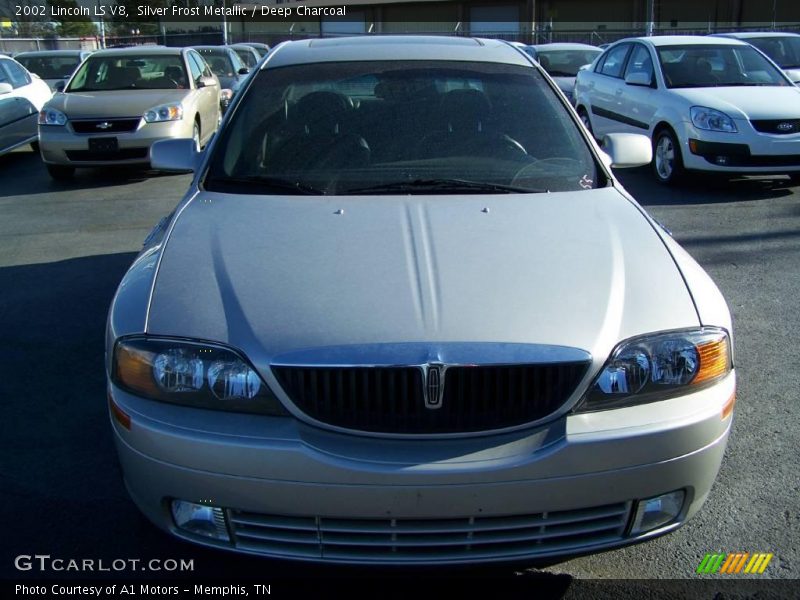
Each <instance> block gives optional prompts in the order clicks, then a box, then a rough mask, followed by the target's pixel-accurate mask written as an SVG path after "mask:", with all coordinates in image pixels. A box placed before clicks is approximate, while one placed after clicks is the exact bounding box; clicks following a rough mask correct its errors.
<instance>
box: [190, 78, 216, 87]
mask: <svg viewBox="0 0 800 600" xmlns="http://www.w3.org/2000/svg"><path fill="white" fill-rule="evenodd" d="M195 83H196V84H197V87H198V88H204V87H214V86H215V85H217V80H216V79H214V78H213V77H200V78H198V80H197V81H196V82H195Z"/></svg>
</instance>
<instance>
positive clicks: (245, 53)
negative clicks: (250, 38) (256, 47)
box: [234, 48, 258, 69]
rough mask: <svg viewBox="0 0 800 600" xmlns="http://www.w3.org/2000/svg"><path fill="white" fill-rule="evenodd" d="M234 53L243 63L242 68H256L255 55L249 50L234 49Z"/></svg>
mask: <svg viewBox="0 0 800 600" xmlns="http://www.w3.org/2000/svg"><path fill="white" fill-rule="evenodd" d="M234 52H236V54H237V56H238V57H239V58H240V59H241V60H242V62H243V63H244V66H245V67H247V68H248V69H251V68H253V67H255V66H256V63H257V62H258V61H257V60H256V57H255V55H254V54H253V53H252V52H250V51H249V50H245V49H243V48H234Z"/></svg>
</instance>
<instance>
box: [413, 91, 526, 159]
mask: <svg viewBox="0 0 800 600" xmlns="http://www.w3.org/2000/svg"><path fill="white" fill-rule="evenodd" d="M491 113H492V108H491V103H490V102H489V99H488V98H487V96H486V94H484V93H483V92H481V91H480V90H475V89H460V90H451V91H449V92H447V93H446V94H444V95H443V96H442V99H441V104H440V114H441V115H442V116H443V118H444V128H443V131H437V132H433V133H431V134H429V135H426V136H425V137H424V138H423V139H422V140H421V142H420V147H419V153H420V155H422V156H423V157H425V158H432V157H445V156H491V157H496V158H504V159H519V158H523V157H525V156H527V152H526V151H525V148H524V147H523V146H522V145H521V144H520V143H519V142H517V141H516V140H513V139H512V138H510V137H509V136H507V135H505V134H503V133H501V132H497V131H492V129H491V126H490V122H491V117H492V114H491Z"/></svg>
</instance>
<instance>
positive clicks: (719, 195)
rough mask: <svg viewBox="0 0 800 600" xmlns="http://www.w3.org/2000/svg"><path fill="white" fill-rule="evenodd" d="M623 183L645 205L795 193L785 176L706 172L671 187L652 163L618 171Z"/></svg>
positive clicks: (764, 197) (744, 200)
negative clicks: (657, 175)
mask: <svg viewBox="0 0 800 600" xmlns="http://www.w3.org/2000/svg"><path fill="white" fill-rule="evenodd" d="M614 172H615V174H616V175H617V177H619V179H620V181H621V182H622V185H623V186H625V189H626V190H628V191H629V192H630V193H631V195H632V196H633V197H634V198H636V201H637V202H638V203H639V204H641V205H642V206H663V205H680V204H717V203H723V202H746V201H749V200H766V199H776V198H781V197H784V196H791V195H792V190H791V189H790V188H791V187H792V186H793V185H794V184H792V182H791V181H790V180H789V179H788V178H787V177H785V176H782V175H775V176H774V177H771V178H766V177H745V178H722V177H715V176H711V175H705V174H697V175H693V176H690V179H689V180H688V181H687V183H685V184H683V185H680V186H675V187H667V186H663V185H658V184H657V183H655V180H654V178H653V176H652V175H651V174H650V167H641V168H638V169H618V170H615V171H614Z"/></svg>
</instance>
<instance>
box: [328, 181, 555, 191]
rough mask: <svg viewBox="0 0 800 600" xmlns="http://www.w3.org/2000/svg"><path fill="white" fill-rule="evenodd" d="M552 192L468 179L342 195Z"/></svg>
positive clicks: (381, 186)
mask: <svg viewBox="0 0 800 600" xmlns="http://www.w3.org/2000/svg"><path fill="white" fill-rule="evenodd" d="M549 191H550V190H540V189H531V188H523V187H517V186H513V185H504V184H502V183H490V182H488V181H469V180H467V179H444V178H443V179H412V180H408V181H393V182H391V183H380V184H378V185H370V186H366V187H358V188H351V189H346V190H342V192H341V193H342V194H380V193H382V192H388V193H399V194H402V193H410V194H423V193H433V194H437V193H438V194H447V193H451V192H481V193H484V194H495V193H502V194H542V193H546V192H549Z"/></svg>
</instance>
